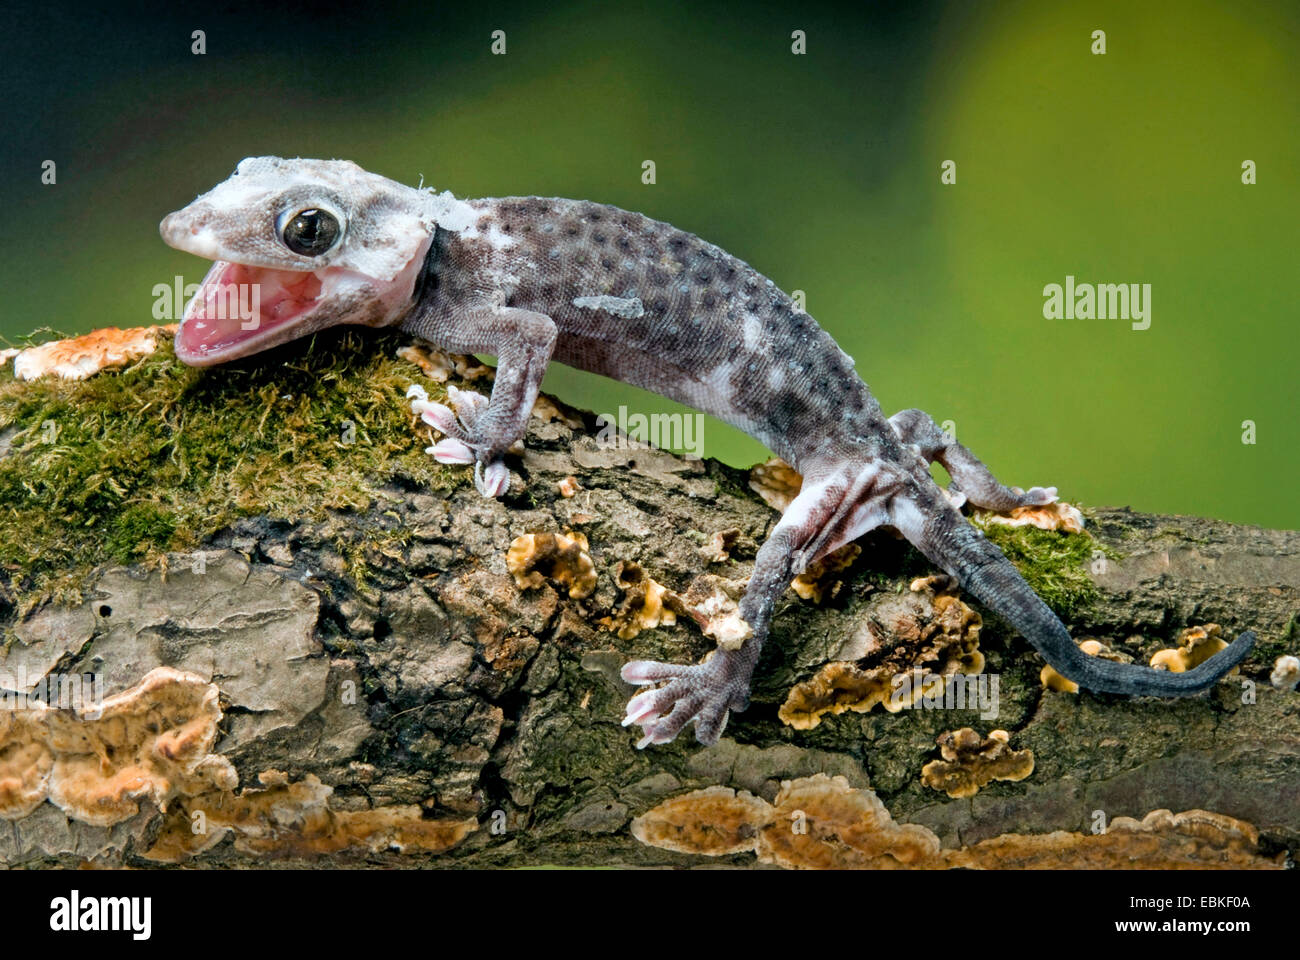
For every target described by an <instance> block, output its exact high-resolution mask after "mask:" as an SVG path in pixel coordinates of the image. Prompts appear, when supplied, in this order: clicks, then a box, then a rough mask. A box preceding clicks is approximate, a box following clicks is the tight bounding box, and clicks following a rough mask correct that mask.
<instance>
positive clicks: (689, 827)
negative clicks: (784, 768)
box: [632, 773, 942, 870]
mask: <svg viewBox="0 0 1300 960" xmlns="http://www.w3.org/2000/svg"><path fill="white" fill-rule="evenodd" d="M632 835H633V836H635V837H636V838H637V839H638V840H640V841H641V842H642V843H644V844H647V845H650V846H656V847H661V848H663V849H666V850H673V851H675V852H678V853H694V854H702V855H705V856H722V855H726V854H734V853H744V852H748V851H750V850H752V851H754V852H755V853H757V854H758V859H759V861H760V862H762V863H773V864H777V865H778V866H782V867H786V868H787V869H796V870H826V869H843V868H867V869H899V868H904V867H913V868H915V867H934V866H941V865H942V861H941V858H940V845H939V838H938V837H936V836H935V835H934V834H933V833H932V832H931V831H929V830H928V829H926V828H925V827H922V826H918V825H916V824H900V823H895V822H894V819H893V817H891V816H890V815H889V811H888V810H886V809H885V805H884V804H883V803H881V802H880V800H879V798H878V797H877V796H876V794H875V793H874V792H873V791H871V790H869V789H855V788H853V787H851V786H849V782H848V780H846V779H845V778H844V777H842V776H836V777H828V776H827V775H826V774H824V773H819V774H816V775H814V776H811V777H801V778H799V779H797V780H786V781H783V782H782V784H781V790H780V792H779V793H778V794H777V795H776V801H775V803H771V804H769V803H767V802H766V801H765V800H763V799H761V798H759V797H755V796H753V795H752V794H750V793H748V792H746V791H744V790H741V791H739V792H737V791H733V790H730V789H728V788H725V787H709V788H707V789H704V790H696V791H693V792H691V793H688V794H685V795H683V796H679V797H674V798H672V799H670V800H666V801H664V802H663V803H661V804H660V805H659V806H657V807H655V808H654V809H652V810H650V811H648V812H646V813H645V814H643V815H642V816H640V817H637V818H636V819H635V820H633V821H632Z"/></svg>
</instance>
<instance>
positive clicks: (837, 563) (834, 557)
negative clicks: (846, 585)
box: [790, 543, 862, 603]
mask: <svg viewBox="0 0 1300 960" xmlns="http://www.w3.org/2000/svg"><path fill="white" fill-rule="evenodd" d="M861 555H862V547H860V546H858V544H856V543H846V544H844V546H842V547H840V548H839V549H837V550H832V551H831V552H830V553H828V554H827V555H826V556H824V557H822V558H821V559H819V560H814V561H813V562H812V563H810V564H809V565H808V569H806V570H805V571H804V572H803V573H801V574H799V575H798V576H797V577H795V578H794V580H792V581H791V582H790V589H792V590H793V591H794V592H795V593H796V594H798V595H799V597H800V598H801V599H803V600H811V601H812V602H813V603H821V602H822V598H823V597H824V596H825V595H826V594H827V593H829V594H830V595H831V596H832V597H833V596H835V594H836V593H838V592H839V588H840V584H841V583H842V582H843V577H842V576H841V575H842V574H843V573H844V572H845V571H846V570H848V569H849V567H851V566H853V564H854V562H855V561H856V560H857V559H858V557H860V556H861Z"/></svg>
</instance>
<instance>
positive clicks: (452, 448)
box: [424, 437, 474, 464]
mask: <svg viewBox="0 0 1300 960" xmlns="http://www.w3.org/2000/svg"><path fill="white" fill-rule="evenodd" d="M424 452H425V453H431V454H433V459H435V460H437V461H438V462H439V463H458V464H469V463H473V462H474V451H473V450H471V449H470V448H469V447H467V446H466V445H465V444H464V443H463V442H462V441H460V440H457V439H455V438H454V437H447V438H446V439H443V440H439V441H438V442H437V443H435V444H434V445H433V446H431V447H427V448H426V449H425V451H424Z"/></svg>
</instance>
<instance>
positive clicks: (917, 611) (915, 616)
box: [777, 575, 984, 730]
mask: <svg viewBox="0 0 1300 960" xmlns="http://www.w3.org/2000/svg"><path fill="white" fill-rule="evenodd" d="M869 616H870V618H871V622H872V627H873V630H872V635H873V637H877V636H878V635H882V636H880V639H876V640H875V642H874V643H873V645H872V646H871V648H870V649H869V650H868V651H867V652H866V655H865V656H864V657H862V658H861V659H859V660H857V661H832V662H830V663H827V664H825V665H823V666H822V667H821V668H820V669H819V670H818V671H817V672H816V673H815V674H814V675H813V676H812V677H811V678H810V679H808V680H806V681H804V682H803V683H799V684H796V685H795V686H794V687H793V688H791V690H790V692H789V694H788V695H787V696H786V700H785V703H783V704H782V705H781V708H780V710H779V711H778V714H777V715H778V716H779V717H780V718H781V720H782V722H784V723H786V724H788V725H789V726H792V727H794V728H795V729H796V730H810V729H812V728H813V727H816V726H817V725H818V724H819V723H821V718H822V717H824V716H826V715H827V714H831V715H835V714H840V713H844V712H845V711H848V710H852V711H854V712H856V713H866V712H867V711H869V710H872V709H874V708H875V707H876V706H877V705H883V706H884V707H885V709H886V710H889V711H890V712H891V713H897V712H898V711H900V710H903V709H906V708H908V707H910V706H912V705H913V704H915V703H916V702H917V701H919V700H921V699H922V698H923V697H925V696H926V695H927V694H932V693H933V692H934V691H935V690H936V688H938V687H942V686H943V685H945V684H946V682H947V681H948V678H950V677H952V676H953V675H955V674H978V673H981V672H983V670H984V655H983V654H982V653H980V650H979V635H980V628H981V625H982V622H983V621H982V620H981V618H980V615H979V614H978V613H976V612H975V611H974V610H972V609H971V608H970V607H969V606H967V605H966V604H965V603H964V602H963V601H962V600H961V599H960V598H959V597H958V596H957V595H956V582H955V581H954V580H952V578H950V577H947V576H944V575H939V576H935V577H922V578H919V579H917V580H915V581H913V582H912V584H911V590H910V591H909V592H908V593H906V594H902V595H898V596H895V595H889V596H886V597H883V598H882V599H881V600H879V601H878V602H877V603H876V604H875V605H873V607H872V608H871V611H870V614H869ZM918 670H919V671H920V676H921V682H919V683H912V682H910V678H911V677H913V676H914V675H915V672H916V671H918ZM898 678H908V679H909V682H908V683H900V682H899V679H898Z"/></svg>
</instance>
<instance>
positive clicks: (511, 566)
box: [506, 531, 596, 600]
mask: <svg viewBox="0 0 1300 960" xmlns="http://www.w3.org/2000/svg"><path fill="white" fill-rule="evenodd" d="M587 549H588V544H587V538H586V536H584V535H583V534H581V533H575V532H573V531H569V532H568V533H526V534H524V535H523V536H522V537H516V538H515V539H514V541H513V542H512V543H511V544H510V549H509V550H507V551H506V569H507V570H509V571H510V575H511V576H512V577H514V578H515V583H516V584H518V585H519V588H520V589H521V590H535V589H537V588H538V587H540V586H541V585H542V584H544V583H545V582H546V581H547V580H554V581H555V582H556V583H559V584H562V585H563V586H564V587H565V588H566V589H567V592H568V595H569V596H570V597H571V598H573V599H575V600H581V599H582V598H584V597H589V596H591V592H592V591H593V590H595V589H596V565H595V564H594V563H592V561H591V554H589V553H588V552H587Z"/></svg>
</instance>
